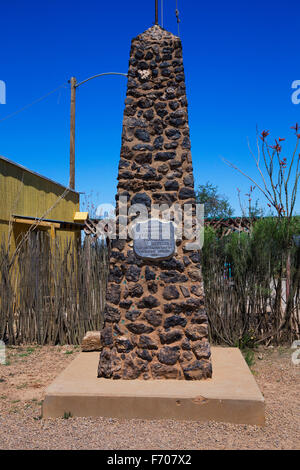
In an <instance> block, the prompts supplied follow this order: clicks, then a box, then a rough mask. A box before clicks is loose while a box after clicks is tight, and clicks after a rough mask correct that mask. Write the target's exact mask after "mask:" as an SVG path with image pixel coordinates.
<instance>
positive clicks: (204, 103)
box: [0, 0, 300, 215]
mask: <svg viewBox="0 0 300 470" xmlns="http://www.w3.org/2000/svg"><path fill="white" fill-rule="evenodd" d="M178 3H179V10H180V17H181V24H180V29H181V39H182V42H183V53H184V65H185V74H186V84H187V93H188V101H189V120H190V129H191V140H192V157H193V163H194V175H195V179H196V185H198V184H202V183H205V182H206V181H210V182H212V183H214V184H216V185H217V186H218V187H219V190H220V192H221V193H224V194H226V195H228V197H229V198H230V202H231V203H232V205H233V207H234V208H235V214H236V215H238V214H239V212H240V211H239V205H238V200H237V192H236V188H237V187H239V188H240V189H241V190H242V194H244V193H247V191H248V188H249V183H248V182H247V180H246V179H245V178H243V177H242V176H240V175H238V174H237V173H234V171H233V170H232V169H230V168H228V167H227V166H226V165H225V164H224V163H223V161H222V159H221V158H222V157H225V158H227V159H229V160H231V161H233V162H235V163H237V164H238V165H239V166H240V167H242V168H243V169H245V170H246V171H247V172H248V173H250V174H251V175H253V176H255V175H256V171H255V167H254V165H253V163H252V160H251V157H250V155H249V151H248V146H247V137H249V139H250V141H251V142H252V143H253V144H255V132H256V125H258V127H259V129H265V128H266V129H269V130H271V132H272V135H273V136H274V137H278V136H279V137H286V138H290V140H291V141H292V139H293V133H292V131H291V130H290V126H292V125H294V124H295V122H297V121H298V122H300V105H294V104H293V103H292V101H291V94H292V89H291V83H292V82H293V81H294V80H297V79H300V69H299V18H300V3H299V1H297V0H285V1H278V0H273V1H270V0H267V1H264V0H261V1H258V0H251V1H250V0H246V1H245V0H243V1H238V2H237V1H232V0H227V1H226V2H225V1H223V0H222V1H220V0H216V1H214V2H208V1H206V2H204V1H191V0H185V1H183V0H179V1H178ZM164 6H165V8H164V27H165V28H166V29H168V30H170V31H172V32H173V33H174V34H176V33H177V24H176V18H175V12H174V11H175V0H164ZM153 17H154V0H144V1H141V0H132V1H125V0H122V1H121V0H114V1H112V2H104V1H95V0H85V1H84V2H83V1H77V0H73V1H66V0H51V1H50V0H44V1H43V2H41V1H33V0H26V1H24V0H10V1H9V2H1V31H0V35H1V48H0V80H4V81H5V82H6V86H7V104H6V105H0V120H1V119H2V118H4V117H5V116H6V115H8V114H10V113H12V112H14V111H16V110H17V109H19V108H21V107H22V106H25V105H27V104H28V103H30V102H32V101H33V100H35V99H37V98H39V97H40V96H42V95H44V94H46V93H47V92H49V91H51V90H52V89H54V88H55V87H57V86H59V85H61V84H63V83H66V82H67V80H68V79H69V78H70V77H71V76H72V75H74V76H75V77H76V78H77V80H79V81H81V80H83V79H85V78H87V77H88V76H90V75H94V74H96V73H101V72H108V71H118V72H127V67H128V58H129V49H130V41H131V39H132V38H133V37H134V36H136V35H137V34H139V33H141V32H142V31H144V30H145V29H147V28H148V27H150V26H151V25H152V23H153ZM125 93H126V78H124V77H108V78H99V79H95V80H93V81H91V82H89V83H88V84H86V85H83V86H82V87H81V88H79V89H78V92H77V122H76V125H77V133H76V189H77V190H78V191H84V192H86V193H87V194H88V193H90V192H91V191H93V193H94V199H95V202H96V203H100V202H101V203H104V202H106V203H114V195H115V192H116V183H117V181H116V177H117V170H118V160H119V153H120V143H121V126H122V117H123V107H124V99H125ZM0 155H3V156H5V157H7V158H10V159H11V160H14V161H16V162H18V163H20V164H23V165H24V166H26V167H28V168H30V169H32V170H35V171H37V172H39V173H41V174H43V175H45V176H48V177H50V178H52V179H54V180H56V181H58V182H60V183H62V184H65V185H67V184H68V176H69V166H68V165H69V87H68V85H66V88H62V89H61V90H60V91H59V92H57V93H55V94H53V95H51V96H50V97H48V98H47V99H45V100H43V101H42V102H40V103H38V104H35V105H34V106H32V107H31V108H29V109H27V110H25V111H23V112H21V113H20V114H18V115H16V116H14V117H11V118H10V119H7V120H5V121H2V122H0ZM284 156H286V157H289V154H285V155H284ZM97 193H98V198H96V194H97ZM257 196H258V194H257ZM297 212H298V213H300V200H298V203H297Z"/></svg>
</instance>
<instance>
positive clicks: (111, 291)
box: [106, 284, 121, 305]
mask: <svg viewBox="0 0 300 470" xmlns="http://www.w3.org/2000/svg"><path fill="white" fill-rule="evenodd" d="M120 296H121V287H120V286H119V285H118V284H109V285H108V287H107V290H106V301H107V302H110V303H112V304H115V305H118V304H119V302H120Z"/></svg>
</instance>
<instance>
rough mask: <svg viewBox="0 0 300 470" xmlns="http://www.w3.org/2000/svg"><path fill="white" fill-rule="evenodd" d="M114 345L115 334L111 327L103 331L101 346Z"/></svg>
mask: <svg viewBox="0 0 300 470" xmlns="http://www.w3.org/2000/svg"><path fill="white" fill-rule="evenodd" d="M112 344H113V334H112V328H111V326H110V325H109V326H106V327H105V328H103V329H102V330H101V345H102V346H104V347H105V346H110V345H112Z"/></svg>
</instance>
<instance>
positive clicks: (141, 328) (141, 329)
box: [126, 323, 153, 335]
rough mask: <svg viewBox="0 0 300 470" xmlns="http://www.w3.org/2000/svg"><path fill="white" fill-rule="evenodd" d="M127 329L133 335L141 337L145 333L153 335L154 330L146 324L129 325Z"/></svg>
mask: <svg viewBox="0 0 300 470" xmlns="http://www.w3.org/2000/svg"><path fill="white" fill-rule="evenodd" d="M126 326H127V328H128V330H129V331H131V333H134V334H135V335H141V334H143V333H152V331H153V328H152V327H151V326H149V325H146V324H145V323H128V324H127V325H126Z"/></svg>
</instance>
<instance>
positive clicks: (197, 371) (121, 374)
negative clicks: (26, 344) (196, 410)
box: [98, 25, 212, 380]
mask: <svg viewBox="0 0 300 470" xmlns="http://www.w3.org/2000/svg"><path fill="white" fill-rule="evenodd" d="M190 148H191V145H190V137H189V126H188V114H187V99H186V89H185V76H184V68H183V60H182V46H181V41H180V39H179V38H178V37H176V36H174V35H173V34H171V33H169V32H167V31H165V30H164V29H163V28H161V27H160V26H158V25H155V26H153V27H151V28H150V29H148V30H147V31H145V32H144V33H143V34H141V35H139V36H137V37H136V38H134V39H133V40H132V45H131V51H130V60H129V71H128V85H127V97H126V101H125V111H124V120H123V133H122V147H121V157H120V163H119V176H118V180H119V183H118V193H117V196H116V201H117V211H116V213H117V216H118V214H119V204H118V201H119V197H120V196H127V197H128V205H132V204H135V203H142V204H145V206H146V207H148V208H150V206H151V204H154V203H155V204H163V203H167V204H168V205H169V206H170V205H172V204H174V203H180V204H181V205H182V204H185V203H187V202H188V203H195V194H194V180H193V167H192V160H191V152H190ZM185 244H186V240H184V239H183V240H176V251H175V253H174V254H173V256H172V257H170V258H168V259H165V260H158V261H157V260H149V259H143V258H141V257H138V256H137V255H136V254H135V252H134V251H133V243H132V240H131V239H129V238H128V239H127V240H121V239H116V240H112V245H111V246H112V248H111V253H110V273H109V279H108V287H107V297H106V311H105V324H104V328H103V330H102V332H101V343H102V351H101V354H100V361H99V369H98V377H105V378H111V379H143V380H147V379H186V380H199V379H205V378H209V377H211V375H212V367H211V360H210V345H209V342H208V324H207V316H206V312H205V307H204V297H203V285H202V277H201V266H200V252H199V251H188V250H186V249H185Z"/></svg>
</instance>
